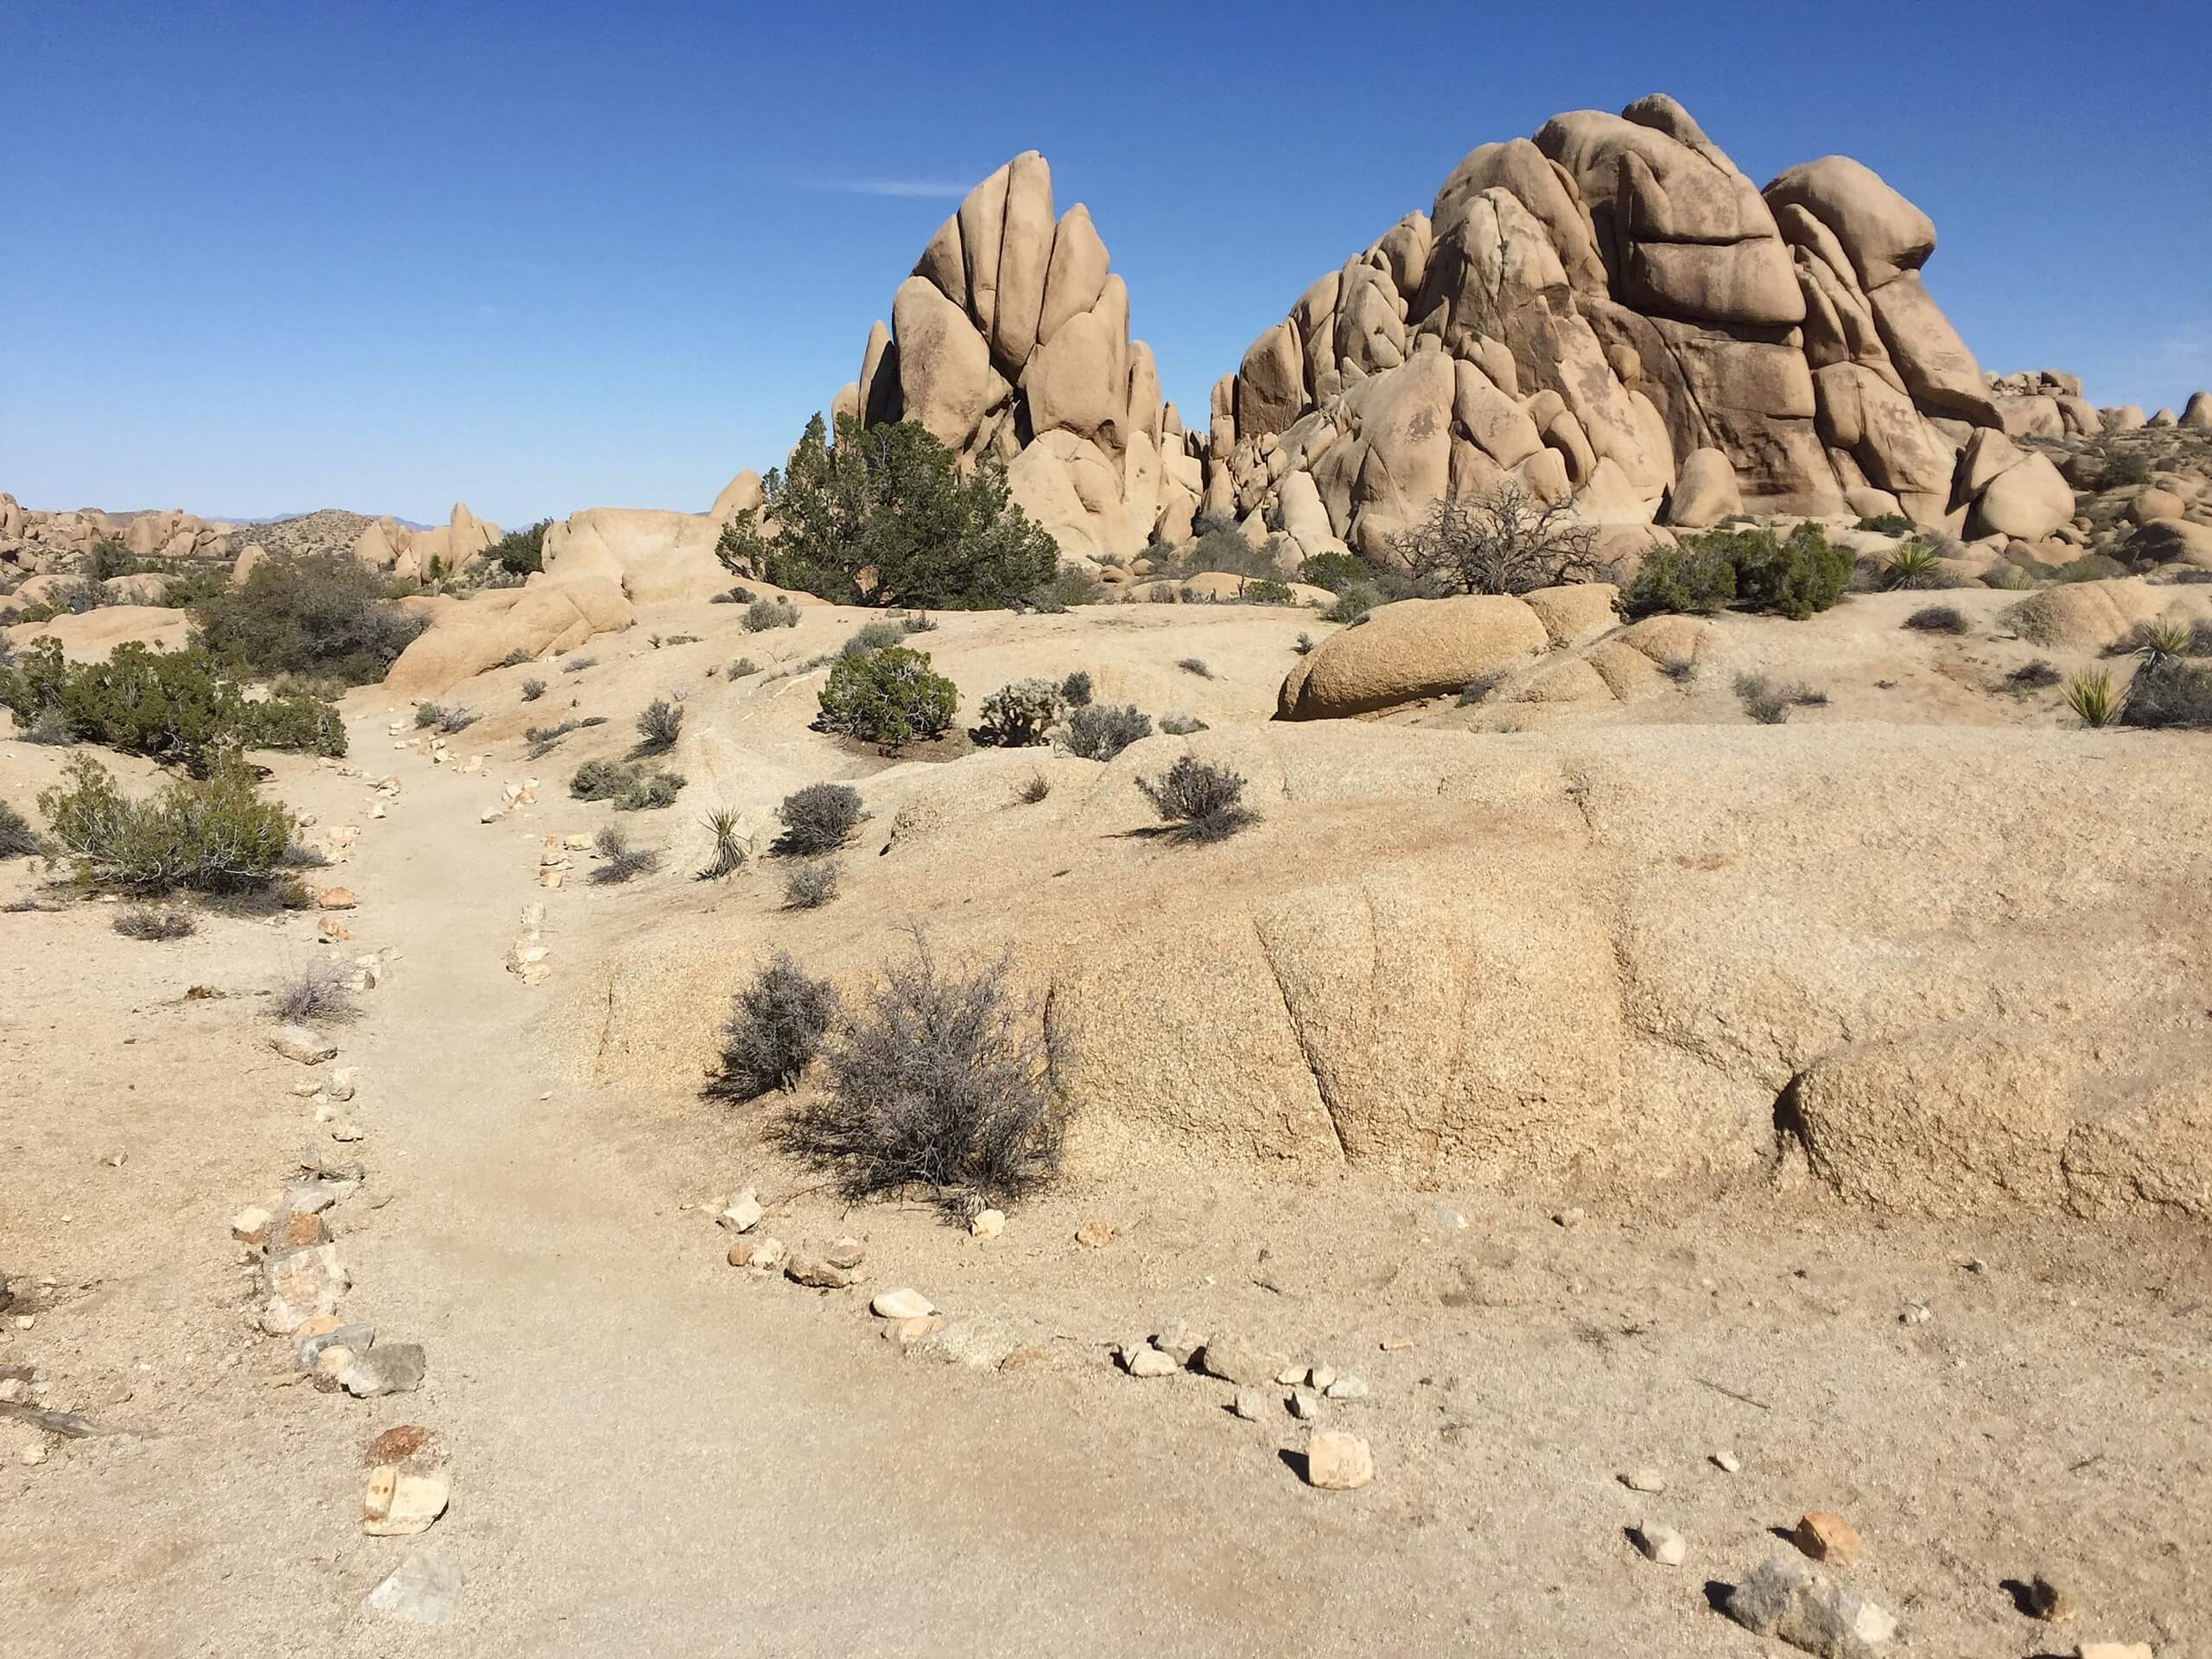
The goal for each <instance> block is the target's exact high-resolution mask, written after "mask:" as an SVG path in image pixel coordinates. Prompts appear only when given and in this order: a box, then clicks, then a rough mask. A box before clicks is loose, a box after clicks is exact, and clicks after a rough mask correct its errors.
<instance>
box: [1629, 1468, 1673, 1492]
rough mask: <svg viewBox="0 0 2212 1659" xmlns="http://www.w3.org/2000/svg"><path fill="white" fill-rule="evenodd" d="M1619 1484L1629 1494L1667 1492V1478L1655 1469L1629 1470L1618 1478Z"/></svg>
mask: <svg viewBox="0 0 2212 1659" xmlns="http://www.w3.org/2000/svg"><path fill="white" fill-rule="evenodd" d="M1620 1483H1621V1484H1622V1485H1624V1486H1625V1487H1627V1488H1628V1489H1629V1491H1631V1492H1663V1491H1666V1490H1667V1477H1666V1476H1664V1475H1662V1474H1661V1473H1660V1472H1659V1471H1657V1470H1656V1469H1631V1470H1630V1471H1628V1472H1627V1473H1626V1474H1624V1475H1623V1476H1621V1477H1620Z"/></svg>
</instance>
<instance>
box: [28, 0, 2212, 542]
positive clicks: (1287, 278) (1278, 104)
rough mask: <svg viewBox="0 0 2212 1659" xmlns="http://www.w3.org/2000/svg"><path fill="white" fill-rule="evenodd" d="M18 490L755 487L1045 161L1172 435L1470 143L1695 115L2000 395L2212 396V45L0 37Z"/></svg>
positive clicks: (877, 15)
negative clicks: (2207, 70) (1840, 201)
mask: <svg viewBox="0 0 2212 1659" xmlns="http://www.w3.org/2000/svg"><path fill="white" fill-rule="evenodd" d="M4 12H5V15H4V16H0V62H4V63H6V64H7V65H8V67H9V77H10V84H11V85H12V86H14V87H16V89H17V90H18V92H19V93H22V92H25V91H26V89H30V90H31V91H33V92H35V96H22V97H19V99H18V100H17V102H16V105H15V107H14V108H13V110H12V111H11V114H10V119H9V125H10V132H9V135H8V137H7V139H6V141H5V143H4V144H0V202H4V204H5V209H4V216H5V222H6V224H7V226H8V231H9V236H8V251H7V254H6V256H5V257H4V258H0V489H5V490H9V491H12V492H13V493H15V494H16V496H17V497H18V498H19V499H22V501H23V502H24V503H25V504H26V505H30V506H36V507H48V508H54V507H64V506H78V505H99V506H107V507H141V506H178V505H181V506H185V507H189V508H191V509H193V510H194V511H196V512H207V513H218V512H227V513H238V514H263V513H274V512H295V511H302V510H306V509H308V508H313V507H317V506H346V507H351V508H355V509H358V510H361V511H366V512H396V513H398V514H401V515H402V516H404V517H408V518H417V519H431V518H442V517H443V516H444V514H445V512H446V509H447V507H448V505H449V504H450V503H451V502H452V501H454V499H457V498H458V499H466V500H467V501H468V502H469V504H470V505H472V506H473V507H474V508H475V510H476V511H477V512H479V513H480V514H482V515H484V516H486V517H487V518H497V519H499V520H500V521H502V522H504V523H507V524H513V523H516V522H518V521H520V520H523V519H525V518H530V517H533V516H537V515H543V514H556V515H557V514H561V513H565V512H569V511H572V510H574V509H575V508H578V507H582V506H589V505H636V506H647V505H651V506H673V507H681V508H685V509H689V510H693V511H698V510H702V509H703V508H704V507H705V506H706V505H707V504H708V503H709V500H710V499H712V498H713V496H714V494H715V491H716V490H717V489H718V488H719V487H720V486H721V484H722V483H723V482H724V481H725V480H727V479H728V476H729V475H730V474H732V473H733V472H734V471H736V470H737V469H738V468H739V467H744V466H757V467H766V466H768V465H770V464H772V463H773V462H774V461H778V460H779V459H780V457H781V456H782V454H783V453H784V452H785V449H786V448H788V447H789V445H790V443H791V439H792V438H793V437H794V436H795V435H797V432H798V428H799V426H800V425H801V423H803V422H804V419H805V418H806V416H807V415H808V414H809V413H810V411H812V410H815V409H817V408H820V407H823V406H824V405H825V404H827V402H828V400H829V397H830V395H831V394H832V393H833V392H834V391H836V388H837V386H838V385H840V384H841V383H842V382H843V381H846V380H848V379H850V378H853V376H854V375H855V372H857V369H858V367H859V362H860V355H861V346H862V344H863V342H864V340H865V338H866V335H867V331H868V323H869V321H871V320H872V319H873V318H875V317H878V316H884V315H887V313H888V310H889V305H890V298H891V294H892V291H893V289H894V288H895V287H896V286H897V284H898V282H899V279H900V277H903V276H904V275H905V274H906V271H907V270H909V268H910V267H911V266H912V263H913V261H914V258H915V257H916V256H917V255H918V253H919V251H920V250H921V247H922V245H923V243H924V242H925V240H926V239H927V238H928V236H929V234H930V232H931V230H932V229H934V228H935V226H936V225H937V224H938V221H939V220H940V219H943V218H944V215H945V214H946V213H949V212H950V211H951V209H952V207H953V206H954V205H955V203H956V201H957V196H958V194H960V193H961V192H962V191H963V189H964V188H966V187H967V186H968V185H969V184H971V183H972V182H974V181H976V180H977V179H979V178H981V177H982V175H984V174H985V173H987V172H988V171H989V170H990V169H991V168H994V167H995V166H996V165H997V164H998V163H999V162H1001V161H1004V160H1005V159H1006V158H1007V157H1008V156H1011V155H1013V154H1014V153H1015V152H1016V151H1019V150H1020V149H1027V148H1035V149H1041V150H1043V151H1044V152H1045V154H1046V156H1047V157H1048V158H1049V159H1050V160H1051V162H1052V168H1053V177H1054V183H1055V193H1056V197H1057V200H1058V205H1059V206H1060V207H1063V208H1065V207H1066V206H1067V205H1068V204H1069V203H1071V202H1073V201H1076V200H1082V201H1084V202H1087V203H1088V204H1089V205H1090V210H1091V213H1092V216H1093V218H1094V219H1096V223H1097V226H1098V228H1099V232H1100V233H1101V235H1102V236H1103V238H1104V239H1105V242H1106V245H1107V246H1108V248H1109V250H1110V251H1111V252H1112V255H1113V259H1114V264H1115V266H1116V269H1117V270H1120V271H1121V272H1122V275H1123V276H1124V277H1126V279H1127V280H1128V285H1129V290H1130V296H1131V302H1132V309H1133V314H1134V323H1135V332H1136V333H1137V334H1139V335H1141V337H1143V338H1145V339H1147V340H1150V341H1151V343H1152V345H1153V346H1154V351H1155V352H1156V353H1157V354H1158V357H1159V359H1160V372H1161V378H1162V380H1163V382H1164V384H1165V385H1166V391H1167V392H1168V395H1169V396H1170V397H1174V398H1175V399H1177V400H1178V401H1179V403H1181V404H1183V405H1184V406H1185V410H1186V411H1187V410H1191V409H1192V408H1193V407H1194V406H1195V408H1196V409H1197V410H1199V411H1201V414H1202V411H1203V410H1204V407H1205V393H1206V388H1207V387H1208V385H1210V384H1211V382H1212V380H1213V379H1214V378H1216V377H1217V375H1219V374H1221V373H1223V372H1226V371H1228V370H1230V369H1231V368H1234V367H1235V365H1236V360H1237V359H1238V357H1239V356H1240V355H1241V353H1242V352H1243V347H1244V346H1245V344H1246V343H1247V342H1248V341H1249V340H1250V339H1251V338H1252V336H1253V335H1255V334H1257V333H1258V332H1259V331H1260V330H1261V329H1262V328H1263V327H1267V326H1268V324H1270V323H1271V322H1273V321H1275V320H1276V319H1278V318H1279V317H1280V316H1281V315H1282V313H1283V311H1284V310H1285V308H1287V306H1288V304H1289V302H1291V301H1292V300H1293V299H1294V298H1295V297H1296V296H1297V295H1298V293H1299V291H1300V289H1302V288H1304V287H1305V286H1306V283H1308V282H1310V281H1311V280H1312V279H1313V277H1316V276H1319V274H1320V273H1321V272H1322V271H1324V270H1328V269H1330V268H1331V267H1332V266H1334V265H1336V264H1339V263H1341V261H1342V260H1343V259H1344V257H1345V256H1346V255H1347V254H1349V253H1351V252H1353V251H1357V249H1359V248H1361V247H1363V246H1364V245H1366V244H1367V243H1368V242H1370V240H1372V239H1373V238H1375V237H1376V235H1378V234H1379V233H1380V232H1382V231H1383V230H1384V229H1385V228H1387V227H1388V226H1389V224H1390V223H1391V221H1392V220H1394V219H1396V218H1397V217H1398V216H1399V215H1401V214H1402V213H1405V212H1406V211H1407V210H1408V209H1409V208H1414V207H1421V208H1426V207H1427V206H1428V204H1429V202H1430V200H1431V198H1432V197H1433V194H1434V192H1435V189H1436V187H1437V186H1438V184H1440V182H1441V181H1442V180H1443V178H1444V176H1445V175H1446V173H1447V172H1448V171H1449V170H1450V169H1451V168H1452V165H1453V163H1454V162H1457V161H1458V159H1459V157H1460V156H1462V155H1464V154H1465V152H1466V151H1467V150H1468V149H1471V148H1472V147H1473V146H1475V145H1476V144H1478V143H1484V142H1485V141H1488V140H1491V139H1496V138H1503V137H1512V136H1515V135H1516V134H1526V133H1529V132H1533V131H1534V130H1535V128H1536V127H1537V126H1538V125H1539V124H1541V122H1542V121H1543V119H1544V118H1546V117H1547V116H1548V115H1550V114H1551V113H1553V112H1554V111H1558V110H1562V109H1574V108H1596V109H1607V110H1614V109H1618V108H1619V107H1620V106H1621V105H1624V104H1625V103H1626V102H1628V101H1629V100H1630V99H1633V98H1636V97H1637V96H1639V95H1641V94H1643V93H1644V92H1652V91H1663V92H1671V93H1673V94H1674V95H1675V96H1676V97H1677V98H1679V99H1681V100H1682V101H1683V102H1684V103H1685V104H1686V105H1688V107H1689V109H1690V110H1691V111H1692V112H1693V113H1694V115H1695V116H1696V117H1697V118H1698V119H1699V120H1700V123H1701V124H1703V125H1704V126H1705V128H1706V130H1707V132H1708V133H1710V134H1711V135H1712V136H1713V138H1714V139H1715V140H1716V142H1718V143H1720V144H1721V145H1722V146H1723V147H1724V148H1725V149H1727V150H1728V151H1729V152H1730V153H1731V154H1732V156H1734V157H1735V159H1736V161H1737V163H1738V165H1739V166H1740V167H1742V168H1743V169H1744V170H1745V172H1746V173H1748V174H1750V175H1751V177H1752V178H1753V179H1754V180H1756V181H1760V182H1764V181H1765V180H1766V179H1767V178H1768V177H1770V176H1771V175H1773V174H1774V173H1775V172H1777V171H1778V170H1779V169H1780V168H1783V167H1785V166H1787V165H1789V163H1791V162H1797V161H1802V160H1806V159H1808V158H1810V157H1812V156H1820V155H1824V154H1827V153H1829V152H1832V151H1842V152H1845V153H1847V154H1850V155H1854V156H1859V158H1860V159H1861V160H1863V161H1865V162H1867V163H1868V164H1870V165H1871V166H1872V167H1873V168H1875V169H1876V170H1877V171H1878V172H1880V173H1881V174H1883V175H1885V177H1886V178H1887V179H1888V180H1889V181H1891V183H1892V184H1894V185H1895V186H1897V188H1899V189H1901V190H1903V191H1904V193H1905V194H1907V195H1909V196H1910V197H1911V198H1913V199H1914V200H1916V201H1917V202H1918V203H1919V204H1920V205H1921V206H1922V207H1923V208H1924V209H1926V210H1927V211H1928V212H1929V214H1930V215H1931V216H1932V217H1933V218H1934V219H1935V220H1936V226H1937V229H1938V232H1939V233H1940V238H1941V240H1940V244H1939V245H1938V247H1937V250H1936V257H1935V258H1934V260H1933V261H1932V262H1931V263H1930V264H1929V270H1928V278H1929V285H1930V287H1931V288H1932V289H1933V290H1934V291H1935V293H1936V297H1937V298H1938V299H1939V300H1940V301H1941V302H1942V304H1943V305H1944V306H1945V307H1946V308H1947V309H1948V311H1949V312H1950V315H1951V316H1952V317H1953V319H1954V320H1955V321H1956V322H1957V323H1958V325H1959V326H1960V327H1961V331H1962V332H1963V333H1964V334H1965V335H1966V338H1967V342H1968V343H1969V344H1970V345H1971V346H1973V347H1974V350H1975V351H1976V353H1978V355H1979V356H1980V359H1981V362H1982V364H1983V365H1984V366H1985V367H1986V368H1993V369H2012V368H2022V367H2042V366H2055V367H2062V368H2070V369H2072V370H2074V371H2075V372H2078V373H2080V374H2081V375H2082V377H2083V378H2084V379H2085V381H2086V382H2087V389H2088V392H2089V395H2090V396H2091V397H2093V398H2094V399H2096V400H2097V401H2099V402H2103V403H2118V402H2138V403H2141V404H2145V405H2146V406H2155V405H2157V404H2172V405H2174V406H2176V407H2178V406H2179V404H2180V403H2181V401H2182V399H2183V397H2185V396H2186V395H2187V393H2188V392H2189V391H2191V390H2193V389H2195V388H2196V387H2198V386H2201V385H2212V168H2208V167H2207V164H2206V163H2207V157H2208V145H2207V141H2206V139H2205V137H2204V134H2203V125H2202V122H2203V115H2204V109H2205V99H2206V83H2205V81H2204V79H2203V77H2204V66H2205V65H2206V64H2207V63H2208V62H2212V16H2208V14H2207V13H2206V12H2205V11H2204V10H2203V9H2202V7H2198V6H2183V5H2165V4H2153V5H2141V6H2133V5H2123V6H2117V7H2114V6H2105V7H2096V8H2082V7H2058V6H2019V5H2017V4H2012V5H2005V6H1995V5H1983V4H1978V3H1976V4H1952V5H1946V6H1929V5H1927V4H1925V3H1921V4H1913V5H1891V4H1885V3H1868V4H1862V5H1859V6H1856V7H1849V8H1844V7H1804V8H1785V7H1777V6H1775V5H1773V4H1771V3H1765V4H1759V5H1740V6H1739V5H1729V4H1719V3H1705V4H1699V3H1694V0H1685V3H1681V4H1678V5H1674V6H1668V7H1644V6H1637V7H1621V8H1607V7H1605V6H1602V5H1598V4H1585V5H1583V6H1580V7H1577V8H1573V9H1569V10H1554V11H1551V12H1548V13H1540V12H1539V11H1538V10H1536V9H1534V8H1527V7H1516V8H1510V9H1502V8H1495V7H1488V6H1478V5H1469V4H1464V3H1463V4H1459V5H1435V6H1428V5H1424V4H1421V3H1414V0H1407V3H1401V4H1399V5H1395V6H1392V7H1389V8H1374V7H1350V6H1344V5H1342V4H1328V5H1307V4H1303V3H1297V0H1292V3H1283V4H1278V5H1274V6H1270V7H1265V8H1256V7H1255V8H1252V9H1249V10H1242V11H1240V10H1236V9H1232V8H1226V7H1198V6H1189V5H1179V6H1172V7H1171V6H1149V5H1141V4H1135V5H1124V6H1120V7H1116V8H1105V7H1095V6H1093V7H1079V8H1078V7H1070V8H1054V9H1050V10H1047V9H1043V8H1036V9H1031V8H1019V7H1016V8H1007V7H1000V8H980V7H974V6H962V7H943V8H940V7H937V6H931V5H914V6H908V7H905V8H901V9H899V10H898V11H897V12H895V13H893V12H890V11H889V10H887V9H885V10H882V11H881V12H879V11H878V10H877V9H874V8H861V7H852V6H842V5H836V4H828V5H819V6H798V7H777V8H770V7H762V6H728V5H722V6H681V5H664V4H650V3H646V4H629V5H624V6H620V7H616V6H607V5H604V4H593V5H572V4H566V3H561V0H547V3H539V4H533V5H530V6H526V7H524V6H516V7H512V8H499V7H486V6H472V5H467V4H440V5H435V6H421V7H416V6H405V5H393V4H382V5H380V4H375V3H361V4H356V5H351V6H346V7H342V8H341V7H331V6H297V5H288V6H281V7H280V6H254V5H242V4H234V5H223V4H206V5H200V4H184V3H172V4H168V5H160V6H143V5H136V4H128V3H108V4H97V5H85V4H53V5H47V6H41V7H33V6H31V5H29V4H18V5H14V6H10V7H7V8H5V9H4Z"/></svg>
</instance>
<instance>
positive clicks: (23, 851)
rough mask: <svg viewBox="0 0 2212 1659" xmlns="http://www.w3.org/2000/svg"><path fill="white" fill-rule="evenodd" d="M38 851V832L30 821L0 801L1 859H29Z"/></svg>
mask: <svg viewBox="0 0 2212 1659" xmlns="http://www.w3.org/2000/svg"><path fill="white" fill-rule="evenodd" d="M38 850H39V840H38V831H37V830H35V829H32V828H31V826H30V821H29V819H28V818H26V817H23V815H22V813H20V812H18V811H17V810H16V809H15V808H14V807H12V806H10V805H9V804H8V803H7V802H5V801H0V858H29V857H30V856H32V855H34V854H35V853H36V852H37V851H38Z"/></svg>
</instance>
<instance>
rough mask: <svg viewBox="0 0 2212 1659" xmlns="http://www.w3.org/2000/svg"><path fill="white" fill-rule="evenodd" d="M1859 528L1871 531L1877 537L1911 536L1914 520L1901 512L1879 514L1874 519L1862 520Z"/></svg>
mask: <svg viewBox="0 0 2212 1659" xmlns="http://www.w3.org/2000/svg"><path fill="white" fill-rule="evenodd" d="M1858 527H1859V529H1860V530H1871V531H1873V532H1874V533H1875V534H1876V535H1877V536H1910V535H1911V534H1912V520H1911V519H1910V518H1906V517H1905V516H1904V514H1903V513H1901V512H1885V513H1879V514H1878V515H1876V516H1875V517H1873V518H1861V519H1860V520H1859V525H1858Z"/></svg>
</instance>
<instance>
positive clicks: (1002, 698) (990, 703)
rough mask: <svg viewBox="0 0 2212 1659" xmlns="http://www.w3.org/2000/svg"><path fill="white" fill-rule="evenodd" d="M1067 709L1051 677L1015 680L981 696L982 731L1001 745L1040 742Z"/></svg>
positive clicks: (1018, 746) (1020, 746)
mask: <svg viewBox="0 0 2212 1659" xmlns="http://www.w3.org/2000/svg"><path fill="white" fill-rule="evenodd" d="M1066 713H1067V705H1066V702H1065V700H1064V699H1063V698H1062V696H1061V695H1060V691H1059V688H1058V687H1057V686H1055V685H1054V684H1053V683H1052V682H1051V681H1050V680H1044V679H1028V680H1015V681H1014V682H1013V683H1010V684H1007V685H1002V686H1001V687H1000V688H999V689H998V690H995V691H994V692H992V693H991V695H990V696H988V697H985V698H984V699H983V727H982V729H983V731H984V733H985V734H987V735H988V737H989V739H990V741H992V742H994V743H995V744H997V745H998V746H999V747H1001V748H1002V749H1019V748H1026V747H1028V746H1029V745H1031V744H1033V743H1042V742H1043V741H1045V739H1046V735H1047V734H1049V733H1050V732H1051V731H1052V728H1053V727H1054V726H1056V725H1058V723H1059V721H1060V719H1061V717H1062V716H1063V715H1065V714H1066Z"/></svg>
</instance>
